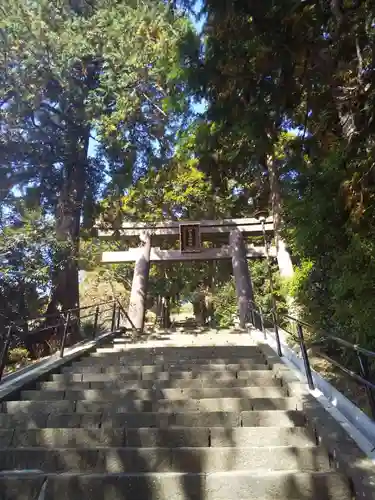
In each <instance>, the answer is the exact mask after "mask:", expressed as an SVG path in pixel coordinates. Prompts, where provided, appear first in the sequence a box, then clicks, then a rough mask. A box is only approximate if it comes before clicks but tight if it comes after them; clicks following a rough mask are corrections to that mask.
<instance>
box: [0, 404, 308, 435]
mask: <svg viewBox="0 0 375 500" xmlns="http://www.w3.org/2000/svg"><path fill="white" fill-rule="evenodd" d="M56 403H61V401H56ZM64 403H65V402H64ZM50 407H51V410H50V413H43V412H41V411H35V413H34V412H32V411H30V410H28V409H27V408H25V411H23V412H21V411H16V412H15V413H13V414H12V413H0V428H1V429H12V428H16V427H20V428H22V429H33V428H34V429H35V428H60V427H61V428H63V427H69V428H72V427H77V428H78V427H88V428H92V427H93V428H99V427H103V428H105V429H108V428H109V429H111V428H123V427H130V428H140V427H157V428H159V427H161V428H169V427H225V428H228V429H230V428H231V427H255V426H259V427H276V426H277V427H280V428H281V427H304V426H305V423H306V422H305V417H304V414H303V413H302V412H301V411H296V410H288V411H283V410H274V411H242V412H204V413H203V412H187V413H182V412H176V413H165V412H164V413H162V412H159V413H152V412H143V413H137V412H132V413H131V412H129V413H117V414H115V413H114V414H112V415H108V414H107V415H104V414H103V413H102V412H100V413H94V412H92V413H91V412H90V413H77V412H65V413H64V412H63V411H62V410H60V411H59V410H56V409H55V403H54V404H53V405H50ZM228 432H231V431H230V430H228Z"/></svg>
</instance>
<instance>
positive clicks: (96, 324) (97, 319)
mask: <svg viewBox="0 0 375 500" xmlns="http://www.w3.org/2000/svg"><path fill="white" fill-rule="evenodd" d="M98 322H99V306H96V309H95V318H94V328H93V333H92V338H93V339H94V338H95V337H96V332H97V330H98Z"/></svg>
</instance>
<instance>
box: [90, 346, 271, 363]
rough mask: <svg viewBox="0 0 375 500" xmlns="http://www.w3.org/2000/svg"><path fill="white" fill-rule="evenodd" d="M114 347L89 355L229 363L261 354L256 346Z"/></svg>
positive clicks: (143, 360) (104, 348)
mask: <svg viewBox="0 0 375 500" xmlns="http://www.w3.org/2000/svg"><path fill="white" fill-rule="evenodd" d="M125 349H126V350H124V348H122V347H121V346H119V347H116V346H113V347H98V348H97V349H96V351H95V352H94V353H92V354H90V356H93V357H100V356H102V355H106V356H108V355H110V356H113V357H118V356H127V357H128V358H129V359H134V360H136V359H139V360H140V361H142V362H144V363H145V364H149V363H148V362H147V361H148V360H151V361H152V363H154V362H155V361H157V360H166V361H167V362H172V361H175V362H180V361H181V360H190V361H192V360H194V361H195V360H198V359H203V360H214V359H221V360H222V361H223V362H224V363H227V362H228V363H230V359H233V358H237V359H244V358H245V359H249V358H251V357H253V356H256V355H259V354H262V351H261V349H260V348H259V347H257V346H230V345H227V346H202V347H183V346H181V347H172V346H165V347H141V348H129V346H128V345H126V347H125ZM152 363H151V364H152Z"/></svg>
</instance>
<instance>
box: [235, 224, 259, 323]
mask: <svg viewBox="0 0 375 500" xmlns="http://www.w3.org/2000/svg"><path fill="white" fill-rule="evenodd" d="M229 244H230V247H231V251H232V266H233V275H234V279H235V282H236V291H237V301H238V311H239V317H240V327H241V328H245V325H246V323H247V322H248V321H250V305H251V302H250V301H253V300H254V296H253V286H252V282H251V277H250V272H249V266H248V264H247V259H246V247H245V243H244V239H243V235H242V233H241V231H239V230H238V229H234V230H233V231H231V233H230V235H229Z"/></svg>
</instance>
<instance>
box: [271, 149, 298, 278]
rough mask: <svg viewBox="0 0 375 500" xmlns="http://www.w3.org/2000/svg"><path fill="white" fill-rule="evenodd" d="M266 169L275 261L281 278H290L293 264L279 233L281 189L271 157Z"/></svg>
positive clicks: (280, 223) (280, 224) (277, 173)
mask: <svg viewBox="0 0 375 500" xmlns="http://www.w3.org/2000/svg"><path fill="white" fill-rule="evenodd" d="M267 170H268V176H269V182H270V192H271V206H272V216H273V224H274V232H275V246H276V253H277V263H278V266H279V271H280V275H281V277H282V278H291V277H292V276H293V264H292V259H291V257H290V254H289V252H288V250H287V247H286V244H285V241H284V240H283V239H282V237H281V235H280V231H281V226H282V217H281V201H282V200H281V189H280V180H279V172H278V170H277V166H276V164H275V161H274V159H273V158H272V157H270V156H269V157H268V158H267Z"/></svg>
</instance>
